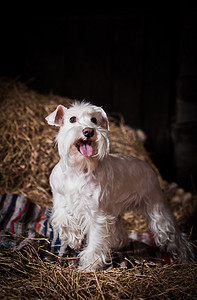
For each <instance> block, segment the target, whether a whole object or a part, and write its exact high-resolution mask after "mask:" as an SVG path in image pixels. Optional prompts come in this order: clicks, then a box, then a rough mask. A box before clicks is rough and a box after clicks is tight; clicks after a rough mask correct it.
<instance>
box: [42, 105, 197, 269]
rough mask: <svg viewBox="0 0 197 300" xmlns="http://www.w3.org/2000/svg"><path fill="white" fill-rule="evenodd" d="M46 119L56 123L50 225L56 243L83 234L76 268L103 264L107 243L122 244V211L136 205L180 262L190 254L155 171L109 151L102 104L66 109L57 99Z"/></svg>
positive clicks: (76, 241) (72, 241)
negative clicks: (57, 157) (84, 242)
mask: <svg viewBox="0 0 197 300" xmlns="http://www.w3.org/2000/svg"><path fill="white" fill-rule="evenodd" d="M46 120H47V122H48V123H49V124H50V125H56V126H60V130H59V133H58V134H57V143H58V151H59V155H60V161H59V163H58V164H57V165H56V166H55V167H54V169H53V171H52V173H51V176H50V185H51V189H52V193H53V200H54V206H53V214H52V225H53V228H54V230H55V231H56V232H57V233H59V236H60V239H61V242H62V244H63V247H62V248H61V249H65V248H66V247H67V245H69V246H70V247H71V248H74V249H76V248H80V247H81V242H82V240H83V239H84V237H85V236H86V237H87V245H86V247H84V248H83V249H82V251H81V253H80V269H81V270H88V271H94V270H96V269H98V268H100V267H102V266H103V265H104V264H106V263H107V259H108V255H109V250H110V249H120V248H122V247H124V246H125V245H126V244H127V242H128V234H127V232H126V231H125V230H124V228H123V227H122V224H121V216H122V215H123V214H124V213H125V212H126V211H128V210H132V209H141V211H142V212H143V214H144V215H145V216H146V218H147V221H148V225H149V228H150V230H151V231H152V233H153V234H154V239H155V242H156V244H157V245H158V246H160V247H161V248H163V249H165V250H167V251H168V252H170V253H171V254H172V257H173V258H174V259H178V260H179V261H180V262H187V261H188V260H189V259H190V257H191V256H192V250H191V247H190V244H189V243H188V242H187V241H186V239H185V238H184V237H183V235H182V234H181V233H180V231H179V229H178V228H177V225H176V224H175V221H174V217H173V216H172V214H171V212H170V211H169V210H168V209H167V208H166V206H165V203H164V201H163V195H162V191H161V189H160V186H159V183H158V180H157V176H156V175H155V173H154V171H153V170H152V169H151V168H150V167H149V166H148V164H146V163H145V162H144V161H141V160H139V159H138V158H135V157H132V156H126V155H122V154H109V138H108V131H109V123H108V119H107V116H106V113H105V112H104V110H103V109H102V108H100V107H97V106H94V105H91V104H89V103H84V102H82V103H80V102H76V103H75V104H74V105H72V106H71V107H70V108H69V109H67V108H65V107H64V106H62V105H59V106H58V107H57V108H56V110H55V111H54V112H52V113H51V114H50V115H49V116H48V117H47V118H46ZM62 251H63V250H61V252H62ZM61 254H62V253H61Z"/></svg>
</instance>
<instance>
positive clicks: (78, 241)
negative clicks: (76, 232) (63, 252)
mask: <svg viewBox="0 0 197 300" xmlns="http://www.w3.org/2000/svg"><path fill="white" fill-rule="evenodd" d="M81 243H82V241H81V239H78V238H76V239H75V240H74V242H71V243H69V247H70V248H72V249H74V250H77V249H80V248H81Z"/></svg>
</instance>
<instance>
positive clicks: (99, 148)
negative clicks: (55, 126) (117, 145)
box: [56, 127, 109, 174]
mask: <svg viewBox="0 0 197 300" xmlns="http://www.w3.org/2000/svg"><path fill="white" fill-rule="evenodd" d="M63 130H64V129H60V131H59V133H58V135H57V137H56V140H57V143H58V151H59V155H60V158H61V161H62V162H63V164H62V167H63V168H64V166H66V167H70V168H72V170H73V171H74V172H76V173H78V174H80V173H91V172H93V171H94V170H95V168H96V167H97V164H98V161H101V160H102V159H103V158H104V157H105V156H107V155H108V153H109V139H108V136H107V132H106V130H104V129H102V128H99V130H97V133H96V140H95V142H94V143H93V151H94V154H93V156H91V157H84V156H83V155H82V154H81V153H80V152H79V151H78V150H77V147H76V143H77V139H76V138H75V139H74V138H73V137H76V136H79V132H81V128H77V127H76V128H74V129H73V128H72V129H71V130H68V131H67V132H66V135H64V134H62V131H63ZM65 136H66V138H65ZM63 165H64V166H63Z"/></svg>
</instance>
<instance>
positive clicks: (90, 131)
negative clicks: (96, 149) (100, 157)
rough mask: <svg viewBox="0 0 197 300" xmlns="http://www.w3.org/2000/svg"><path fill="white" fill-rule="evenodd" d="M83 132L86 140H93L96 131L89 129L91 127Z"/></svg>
mask: <svg viewBox="0 0 197 300" xmlns="http://www.w3.org/2000/svg"><path fill="white" fill-rule="evenodd" d="M82 132H83V135H84V136H85V137H86V138H91V137H93V135H94V129H93V128H89V127H87V128H84V129H83V130H82Z"/></svg>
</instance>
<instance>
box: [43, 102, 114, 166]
mask: <svg viewBox="0 0 197 300" xmlns="http://www.w3.org/2000/svg"><path fill="white" fill-rule="evenodd" d="M46 120H47V122H48V123H49V124H50V125H55V126H59V127H60V130H59V133H58V134H57V142H58V150H59V155H60V157H61V158H62V159H63V160H64V162H65V163H66V164H68V163H69V164H70V165H71V166H72V167H75V168H77V169H78V170H82V171H84V170H86V171H88V172H90V171H92V170H93V169H95V167H96V165H97V161H98V160H101V159H103V158H104V157H105V156H106V155H107V154H108V152H109V139H108V131H109V122H108V119H107V115H106V113H105V112H104V110H103V109H102V108H101V107H98V106H95V105H92V104H90V103H86V102H75V103H74V104H73V105H72V106H71V107H70V108H69V109H67V108H66V107H64V106H63V105H58V107H57V108H56V110H55V111H54V112H52V113H51V114H50V115H49V116H48V117H46Z"/></svg>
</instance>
